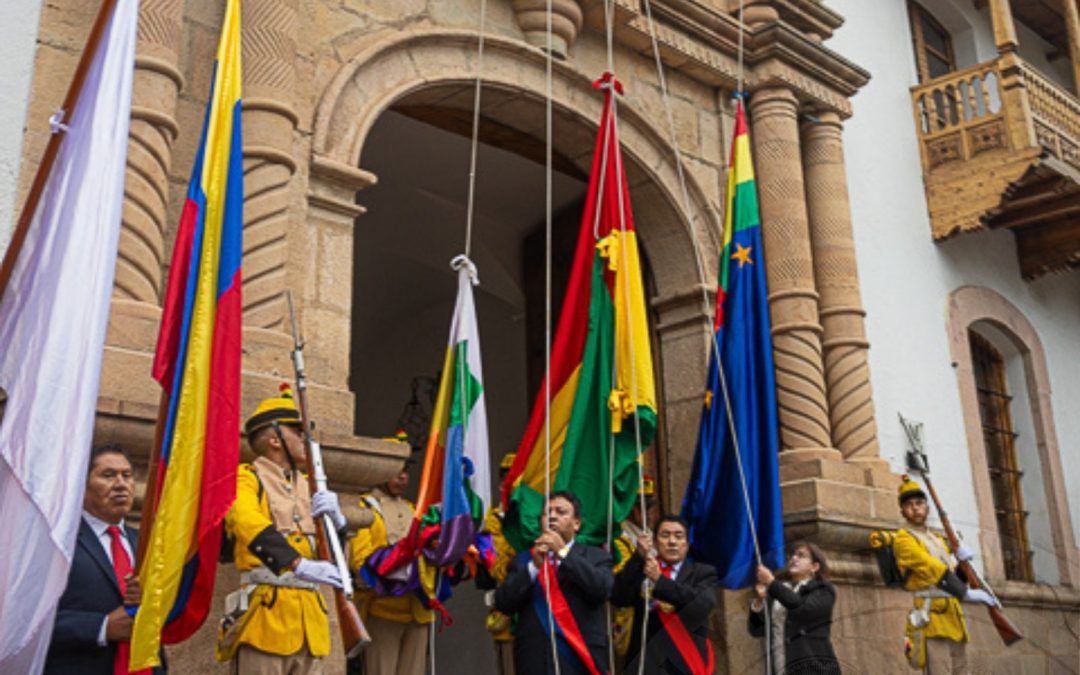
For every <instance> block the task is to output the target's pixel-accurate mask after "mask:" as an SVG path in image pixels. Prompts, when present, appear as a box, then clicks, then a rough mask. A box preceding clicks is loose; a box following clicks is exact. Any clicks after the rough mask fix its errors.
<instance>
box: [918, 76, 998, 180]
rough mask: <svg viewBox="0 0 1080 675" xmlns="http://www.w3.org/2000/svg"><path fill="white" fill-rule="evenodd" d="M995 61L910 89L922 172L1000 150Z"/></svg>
mask: <svg viewBox="0 0 1080 675" xmlns="http://www.w3.org/2000/svg"><path fill="white" fill-rule="evenodd" d="M1000 81H1001V75H1000V73H999V72H998V63H997V61H989V62H987V63H980V64H979V65H977V66H973V67H971V68H967V69H965V70H961V71H957V72H955V73H950V74H949V75H947V76H945V77H940V78H937V79H936V80H932V81H931V82H928V83H926V84H924V85H922V86H919V87H916V88H915V89H913V90H912V100H913V101H914V104H915V120H916V124H917V127H918V131H919V137H920V140H921V141H922V145H923V151H924V169H926V170H928V171H932V170H934V169H936V168H937V167H939V166H943V165H946V164H949V163H950V162H956V161H963V160H968V159H971V158H972V157H974V156H975V155H978V154H979V153H982V152H986V151H988V150H993V149H995V148H1002V147H1005V145H1004V141H1005V138H1004V131H1005V126H1004V123H1005V114H1004V113H1003V112H1002V109H1001V90H1000V87H999V83H1000Z"/></svg>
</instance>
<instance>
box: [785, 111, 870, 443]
mask: <svg viewBox="0 0 1080 675" xmlns="http://www.w3.org/2000/svg"><path fill="white" fill-rule="evenodd" d="M840 134H841V123H840V118H839V116H838V115H836V114H835V113H821V114H820V115H819V119H818V120H816V121H812V122H806V123H804V124H803V127H802V139H803V170H804V172H805V175H806V206H807V212H808V214H809V216H810V241H811V244H812V247H813V253H814V280H815V282H816V285H817V290H818V293H819V294H820V300H819V301H818V311H819V314H820V316H821V323H822V328H823V330H824V335H823V341H822V349H823V351H824V356H825V383H826V385H827V386H828V400H829V422H830V425H831V427H832V440H833V445H834V446H835V447H836V448H837V449H838V450H839V451H840V453H841V454H842V455H844V457H845V458H846V459H851V458H869V457H877V456H878V444H877V424H876V423H875V421H874V401H873V398H872V396H871V391H870V369H869V366H868V365H867V349H868V347H869V343H868V342H867V341H866V330H865V327H864V326H863V316H864V315H865V312H864V311H863V309H862V300H861V298H860V296H859V275H858V270H857V269H856V263H855V241H854V237H853V234H852V228H851V209H850V206H849V202H848V191H847V175H846V172H845V169H844V148H843V142H842V140H841V135H840Z"/></svg>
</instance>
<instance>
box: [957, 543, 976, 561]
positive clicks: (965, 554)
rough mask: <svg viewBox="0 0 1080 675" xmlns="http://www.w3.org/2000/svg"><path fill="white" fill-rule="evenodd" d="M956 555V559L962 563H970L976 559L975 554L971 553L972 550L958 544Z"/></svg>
mask: <svg viewBox="0 0 1080 675" xmlns="http://www.w3.org/2000/svg"><path fill="white" fill-rule="evenodd" d="M955 555H956V559H957V560H959V561H960V562H969V561H970V560H972V559H973V558H974V557H975V554H974V553H972V552H971V549H970V548H968V547H967V546H964V545H963V544H957V546H956V554H955Z"/></svg>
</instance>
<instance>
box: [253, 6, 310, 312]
mask: <svg viewBox="0 0 1080 675" xmlns="http://www.w3.org/2000/svg"><path fill="white" fill-rule="evenodd" d="M296 8H297V0H243V2H242V4H241V7H240V9H241V13H242V14H243V17H244V22H243V27H242V31H243V32H242V34H241V41H242V58H243V64H244V94H243V101H244V103H243V106H244V110H243V124H244V141H243V142H244V194H245V199H244V263H243V269H244V325H245V326H246V327H250V328H264V329H270V330H273V331H280V330H282V329H284V327H285V314H286V310H285V288H286V280H285V262H286V259H287V252H288V248H287V245H286V232H287V228H288V224H289V217H290V214H289V210H290V205H291V202H292V191H291V183H292V177H293V174H295V173H296V166H297V165H296V160H295V159H294V156H293V132H294V131H295V129H296V124H297V120H298V116H297V114H296V110H295V108H294V106H293V90H294V88H295V82H296V69H295V67H294V64H293V59H294V56H295V53H296V22H297V14H296V12H297V9H296Z"/></svg>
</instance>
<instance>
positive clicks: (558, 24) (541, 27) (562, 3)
mask: <svg viewBox="0 0 1080 675" xmlns="http://www.w3.org/2000/svg"><path fill="white" fill-rule="evenodd" d="M548 2H549V0H512V3H511V4H512V5H513V7H514V18H515V19H516V20H517V23H518V26H520V27H521V31H522V32H523V33H524V34H525V41H526V42H528V43H529V44H531V45H535V46H537V47H540V48H541V49H547V45H548V35H547V26H548V14H547V6H548ZM550 2H551V51H552V53H553V54H556V55H558V56H562V57H565V56H566V53H567V51H569V49H570V46H571V45H573V44H574V40H575V39H576V38H577V36H578V33H579V32H580V31H581V24H582V21H583V15H582V12H581V5H580V3H579V2H578V0H550Z"/></svg>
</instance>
